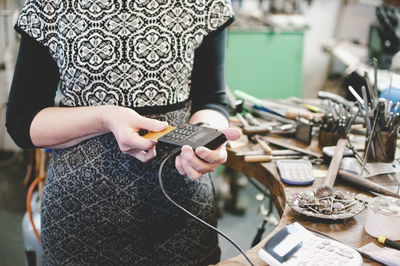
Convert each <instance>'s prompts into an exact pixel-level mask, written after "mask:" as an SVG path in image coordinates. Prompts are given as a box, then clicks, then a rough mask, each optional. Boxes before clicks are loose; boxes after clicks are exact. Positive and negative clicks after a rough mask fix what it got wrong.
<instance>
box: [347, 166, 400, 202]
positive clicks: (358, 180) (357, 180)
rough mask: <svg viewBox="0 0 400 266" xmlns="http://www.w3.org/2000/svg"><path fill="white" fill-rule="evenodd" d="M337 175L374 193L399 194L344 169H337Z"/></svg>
mask: <svg viewBox="0 0 400 266" xmlns="http://www.w3.org/2000/svg"><path fill="white" fill-rule="evenodd" d="M339 177H340V178H341V179H342V180H344V181H346V182H349V183H352V184H354V185H356V186H357V187H359V188H363V189H366V190H368V191H373V192H376V193H379V194H382V195H385V196H392V197H396V198H400V195H397V194H396V193H394V192H393V191H391V190H389V189H387V188H385V187H383V186H381V185H379V184H377V183H375V182H372V181H371V180H368V179H365V178H363V177H359V176H357V175H355V174H352V173H350V172H347V171H345V170H340V171H339Z"/></svg>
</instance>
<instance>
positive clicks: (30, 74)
mask: <svg viewBox="0 0 400 266" xmlns="http://www.w3.org/2000/svg"><path fill="white" fill-rule="evenodd" d="M59 80H60V78H59V73H58V66H57V64H56V62H55V61H54V60H53V58H52V57H51V55H50V52H49V50H48V48H47V47H45V46H43V45H42V44H40V43H39V42H37V41H35V40H34V39H32V38H31V37H30V36H28V35H26V34H22V35H21V43H20V47H19V51H18V57H17V62H16V65H15V70H14V76H13V80H12V84H11V90H10V95H9V98H8V103H7V114H6V127H7V130H8V133H9V134H10V136H11V138H12V139H13V140H14V142H15V143H16V144H17V145H18V146H20V147H21V148H31V147H33V146H34V145H33V144H32V141H31V137H30V134H29V129H30V125H31V123H32V120H33V118H34V117H35V115H36V114H37V113H38V112H39V111H40V110H42V109H43V108H45V107H48V106H53V105H54V98H55V95H56V90H57V85H58V82H59ZM49 130H50V129H49Z"/></svg>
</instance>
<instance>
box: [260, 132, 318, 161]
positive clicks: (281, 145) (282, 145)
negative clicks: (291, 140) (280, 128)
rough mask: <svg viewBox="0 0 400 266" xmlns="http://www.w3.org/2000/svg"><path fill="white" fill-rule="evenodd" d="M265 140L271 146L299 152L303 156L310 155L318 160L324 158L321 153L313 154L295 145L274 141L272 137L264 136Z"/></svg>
mask: <svg viewBox="0 0 400 266" xmlns="http://www.w3.org/2000/svg"><path fill="white" fill-rule="evenodd" d="M263 140H264V141H266V142H268V143H270V144H273V145H277V146H280V147H284V148H286V149H290V150H294V151H298V152H301V153H303V154H308V155H311V156H313V157H316V158H321V157H322V154H320V153H317V152H313V151H311V150H309V149H303V148H300V147H297V146H295V145H291V144H288V143H285V142H283V141H280V140H277V139H274V138H272V137H268V136H264V137H263Z"/></svg>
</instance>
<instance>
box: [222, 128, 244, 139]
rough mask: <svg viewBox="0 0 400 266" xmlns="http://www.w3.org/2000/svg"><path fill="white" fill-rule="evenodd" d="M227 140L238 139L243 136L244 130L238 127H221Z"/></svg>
mask: <svg viewBox="0 0 400 266" xmlns="http://www.w3.org/2000/svg"><path fill="white" fill-rule="evenodd" d="M221 132H222V133H224V135H225V137H226V139H227V140H237V139H239V138H240V137H241V136H242V132H241V131H240V129H238V128H224V129H221Z"/></svg>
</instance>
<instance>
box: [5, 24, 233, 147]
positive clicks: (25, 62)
mask: <svg viewBox="0 0 400 266" xmlns="http://www.w3.org/2000/svg"><path fill="white" fill-rule="evenodd" d="M225 42H226V30H221V31H219V32H215V33H213V34H211V35H209V36H207V37H205V39H204V41H203V43H202V44H201V46H200V47H199V48H198V49H197V50H196V52H195V61H194V66H193V71H192V89H191V99H192V104H193V106H192V112H193V113H194V112H196V111H198V110H201V109H213V110H216V111H218V112H220V113H222V114H223V115H225V116H226V117H228V111H227V106H228V105H227V101H226V97H225V83H224V78H225V77H224V75H225V70H224V60H225ZM59 80H60V78H59V72H58V67H57V64H56V62H55V61H54V60H53V58H52V57H51V55H50V52H49V50H48V48H47V47H45V46H43V45H42V44H40V43H39V42H37V41H35V40H34V39H32V38H31V37H30V36H28V35H26V34H23V33H22V35H21V43H20V47H19V53H18V57H17V62H16V66H15V71H14V77H13V81H12V84H11V91H10V95H9V99H8V103H7V115H6V127H7V130H8V132H9V134H10V136H11V137H12V139H13V140H14V142H15V143H16V144H17V145H18V146H20V147H22V148H30V147H33V146H34V145H33V144H32V141H31V138H30V134H29V129H30V125H31V123H32V120H33V118H34V117H35V115H36V114H37V113H38V112H39V111H40V110H42V109H44V108H46V107H48V106H53V105H54V97H55V93H56V89H57V85H58V82H59Z"/></svg>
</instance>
